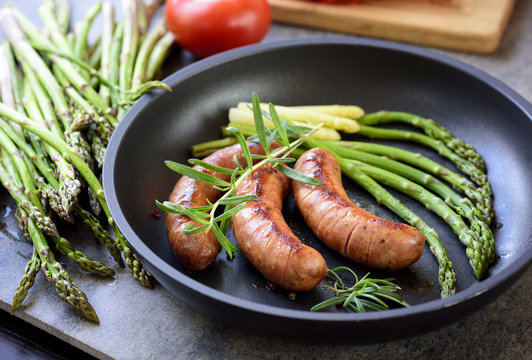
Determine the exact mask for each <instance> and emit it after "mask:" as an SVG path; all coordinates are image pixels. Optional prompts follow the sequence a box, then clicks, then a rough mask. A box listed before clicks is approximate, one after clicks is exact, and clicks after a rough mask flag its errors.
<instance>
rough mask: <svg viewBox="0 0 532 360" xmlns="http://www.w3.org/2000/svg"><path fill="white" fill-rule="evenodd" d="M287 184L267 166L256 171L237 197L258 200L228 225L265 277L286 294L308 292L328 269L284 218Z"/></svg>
mask: <svg viewBox="0 0 532 360" xmlns="http://www.w3.org/2000/svg"><path fill="white" fill-rule="evenodd" d="M289 180H290V179H288V178H287V177H286V176H285V175H283V174H281V173H280V172H279V171H278V170H277V169H275V168H272V167H269V166H267V167H261V168H259V169H257V170H255V171H254V172H253V174H252V175H250V176H249V177H247V178H246V179H245V180H244V181H243V182H242V183H241V184H240V186H239V188H238V192H237V194H238V195H248V194H252V195H257V198H256V199H255V200H252V201H249V202H248V203H247V204H246V206H245V208H244V209H243V210H240V211H239V212H238V213H236V214H235V215H233V216H232V218H231V224H232V227H233V233H234V234H235V238H236V239H237V241H238V246H239V247H240V250H241V251H242V252H243V253H244V255H245V256H246V258H247V259H248V260H249V261H250V262H251V263H252V264H253V265H254V266H255V267H256V268H257V269H258V270H259V271H260V272H261V273H262V274H263V275H264V277H266V278H267V279H268V280H270V281H272V282H274V283H276V284H277V285H279V286H281V287H283V288H285V289H287V290H291V291H308V290H311V289H313V288H315V287H316V286H317V285H318V284H319V283H320V282H321V281H322V280H323V278H324V277H325V275H327V265H326V263H325V260H324V259H323V257H322V256H321V254H320V253H319V252H317V251H316V250H314V249H313V248H311V247H309V246H307V245H304V244H302V243H301V241H300V240H299V239H298V238H297V236H296V235H295V234H294V233H293V232H292V230H290V228H289V227H288V225H287V224H286V222H285V220H284V218H283V215H282V213H281V209H282V206H283V198H284V196H285V195H286V194H287V192H288V190H289V186H290V185H289V183H290V181H289Z"/></svg>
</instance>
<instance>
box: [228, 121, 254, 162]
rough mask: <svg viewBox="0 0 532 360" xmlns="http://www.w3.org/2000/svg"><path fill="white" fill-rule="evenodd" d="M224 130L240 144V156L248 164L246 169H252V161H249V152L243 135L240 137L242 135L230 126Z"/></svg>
mask: <svg viewBox="0 0 532 360" xmlns="http://www.w3.org/2000/svg"><path fill="white" fill-rule="evenodd" d="M226 130H227V131H229V132H230V133H231V134H233V135H235V137H236V139H237V140H238V143H239V144H240V147H241V148H242V155H243V156H244V159H246V162H247V163H248V168H252V167H253V160H252V159H251V151H250V150H249V146H248V143H247V141H246V138H244V135H242V133H241V132H240V131H239V130H238V129H237V128H234V127H232V126H230V127H228V128H227V129H226Z"/></svg>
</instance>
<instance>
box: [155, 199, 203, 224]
mask: <svg viewBox="0 0 532 360" xmlns="http://www.w3.org/2000/svg"><path fill="white" fill-rule="evenodd" d="M155 203H156V204H157V206H158V207H159V209H161V210H163V211H165V212H167V213H171V214H179V215H185V216H188V217H189V218H191V219H192V220H194V221H197V222H199V223H202V224H207V223H208V221H206V220H204V219H203V218H207V217H210V215H209V214H208V213H206V212H203V211H198V210H196V209H194V208H189V207H185V206H181V205H176V204H173V203H171V202H169V201H165V202H164V203H160V202H158V201H157V200H156V201H155Z"/></svg>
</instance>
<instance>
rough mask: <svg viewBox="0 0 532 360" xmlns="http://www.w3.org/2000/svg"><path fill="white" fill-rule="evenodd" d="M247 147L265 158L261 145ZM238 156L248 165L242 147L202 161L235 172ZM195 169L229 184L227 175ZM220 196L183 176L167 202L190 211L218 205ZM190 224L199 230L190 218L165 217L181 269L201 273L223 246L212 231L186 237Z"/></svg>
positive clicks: (209, 186)
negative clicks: (213, 204) (199, 207)
mask: <svg viewBox="0 0 532 360" xmlns="http://www.w3.org/2000/svg"><path fill="white" fill-rule="evenodd" d="M248 146H249V148H250V150H251V153H252V154H264V151H263V149H262V147H261V145H259V144H258V143H253V142H248ZM274 146H275V144H274ZM235 155H237V157H238V161H239V162H240V163H241V164H245V160H244V158H243V156H242V149H241V147H240V145H239V144H235V145H233V146H229V147H226V148H224V149H221V150H218V151H216V152H214V153H212V154H211V155H209V156H208V157H206V158H205V159H203V161H205V162H207V163H209V164H212V165H216V166H221V167H225V168H230V169H234V168H235V166H236V165H235V162H234V160H233V157H234V156H235ZM194 169H196V170H200V171H202V172H204V173H207V174H210V175H213V176H216V177H218V178H220V179H223V180H225V181H229V180H230V177H231V176H230V175H227V174H219V173H215V172H214V171H211V170H207V169H205V168H203V167H201V166H194ZM221 195H222V193H221V192H220V191H218V190H216V189H215V188H214V187H213V186H212V185H209V184H206V183H202V182H200V181H197V180H194V179H192V178H190V177H187V176H182V177H181V178H180V179H179V181H178V182H177V183H176V184H175V186H174V189H173V190H172V193H171V194H170V197H169V199H168V201H170V202H172V203H174V204H177V205H182V206H187V207H192V206H205V205H207V199H208V200H209V201H210V202H215V201H216V200H217V199H218V198H220V196H221ZM190 224H193V225H194V227H196V226H198V223H197V222H196V221H193V220H191V219H190V218H189V217H188V216H185V215H178V214H171V213H168V214H167V216H166V236H167V238H168V241H169V243H170V246H171V247H172V250H173V251H174V254H175V256H176V257H177V259H178V260H179V262H180V263H181V265H183V266H184V267H186V268H187V269H189V270H193V271H199V270H203V269H205V268H206V267H207V266H209V265H210V264H212V262H213V261H214V259H215V257H216V255H217V254H218V251H219V249H220V246H219V244H218V241H217V240H216V237H215V236H214V234H213V233H212V231H209V232H208V233H205V232H203V231H202V232H199V233H197V234H193V235H185V234H184V232H183V230H184V229H185V227H187V226H188V225H190Z"/></svg>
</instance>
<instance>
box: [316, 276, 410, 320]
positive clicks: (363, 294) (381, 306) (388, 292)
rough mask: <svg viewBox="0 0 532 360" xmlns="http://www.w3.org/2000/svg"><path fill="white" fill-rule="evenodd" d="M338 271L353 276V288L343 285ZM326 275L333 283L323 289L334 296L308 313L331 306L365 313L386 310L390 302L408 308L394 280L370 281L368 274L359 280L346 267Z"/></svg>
mask: <svg viewBox="0 0 532 360" xmlns="http://www.w3.org/2000/svg"><path fill="white" fill-rule="evenodd" d="M340 270H345V271H348V272H350V273H351V274H352V275H353V276H354V278H355V283H354V285H353V286H350V287H348V286H346V285H345V283H344V281H343V280H342V278H341V277H340V276H339V275H338V271H340ZM327 274H328V275H329V276H332V277H333V278H334V279H335V282H334V285H333V286H328V285H324V287H326V288H328V289H331V290H332V291H334V293H335V294H336V296H334V297H332V298H330V299H327V300H325V301H322V302H321V303H319V304H316V305H314V306H313V307H312V308H311V309H310V311H318V310H322V309H324V308H327V307H329V306H333V305H334V306H338V305H340V306H342V307H344V308H348V309H351V310H353V311H354V312H366V310H368V309H369V310H387V309H389V305H388V303H390V302H392V303H396V304H398V305H401V306H405V307H408V306H409V305H408V304H407V303H406V302H404V301H403V299H402V298H401V297H400V296H399V295H398V294H397V293H396V291H397V290H400V289H401V288H400V287H399V286H397V285H396V284H394V283H393V282H392V281H393V280H394V279H372V278H370V277H369V273H367V274H366V275H364V277H362V278H360V279H359V278H358V276H357V274H356V273H355V272H354V271H353V270H351V269H350V268H348V267H346V266H339V267H336V268H334V269H329V270H328V273H327Z"/></svg>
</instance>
